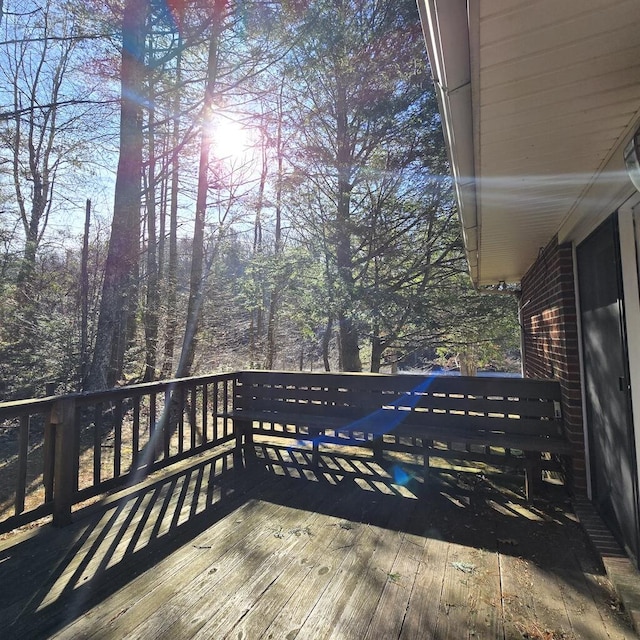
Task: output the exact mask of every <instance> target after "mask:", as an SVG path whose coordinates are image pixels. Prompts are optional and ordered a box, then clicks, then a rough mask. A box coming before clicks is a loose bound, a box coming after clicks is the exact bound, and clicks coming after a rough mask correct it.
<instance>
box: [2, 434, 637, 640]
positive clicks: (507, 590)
mask: <svg viewBox="0 0 640 640" xmlns="http://www.w3.org/2000/svg"><path fill="white" fill-rule="evenodd" d="M258 450H259V456H260V457H261V458H268V459H270V460H271V462H270V463H269V465H267V467H268V468H266V469H265V465H264V464H257V465H256V466H255V468H254V469H251V470H237V471H234V470H233V469H232V456H231V455H230V454H221V455H218V456H217V457H208V458H202V459H200V461H198V462H193V461H192V462H191V463H188V462H183V463H182V466H181V467H180V468H179V469H177V470H174V471H173V472H172V473H170V474H165V475H164V476H163V477H161V478H157V479H155V480H149V481H147V482H146V483H144V484H143V485H141V486H138V487H136V488H135V489H133V490H131V491H128V492H121V494H119V495H116V496H112V497H111V498H109V500H108V501H106V502H105V503H103V504H101V505H100V506H99V507H98V508H93V511H92V512H90V513H85V514H83V515H82V517H81V518H78V517H77V521H76V522H75V523H74V524H73V525H71V526H70V527H67V528H64V529H53V528H51V527H48V526H47V527H43V528H41V529H39V530H34V531H32V532H29V533H28V534H19V535H16V536H13V537H10V538H8V539H6V540H5V541H3V542H0V622H1V630H0V637H2V638H50V637H54V638H68V639H74V640H75V639H77V638H94V639H96V640H106V639H108V638H113V639H118V640H119V639H120V638H149V639H151V638H153V639H155V638H171V639H172V640H173V639H180V638H203V639H216V640H218V639H222V638H233V639H244V640H253V639H260V638H269V639H274V640H275V639H283V640H284V639H286V640H293V638H298V639H300V640H302V639H304V640H307V639H313V640H315V639H317V638H331V639H333V638H354V639H357V640H362V639H365V638H371V639H375V640H378V639H381V640H390V639H395V638H399V639H418V638H419V639H438V640H448V639H456V640H457V639H459V638H474V639H477V638H487V639H491V640H493V639H495V638H501V639H503V638H509V639H510V638H545V639H546V640H552V639H554V638H564V639H576V638H584V639H600V638H603V639H604V638H635V637H636V636H635V635H634V634H633V632H632V631H631V628H630V625H629V623H628V621H627V620H626V618H625V616H624V614H622V613H621V612H619V611H618V607H617V604H616V601H615V598H614V596H613V592H612V590H611V586H610V585H609V583H608V581H607V580H606V578H605V577H604V576H603V574H602V570H601V568H600V567H599V563H598V561H597V560H596V559H595V558H594V556H593V555H592V553H591V551H590V549H589V547H588V543H587V541H586V539H585V537H584V534H583V532H582V530H581V529H580V527H579V525H578V524H577V523H576V522H575V519H574V517H573V515H572V514H571V513H570V511H569V510H568V507H567V504H566V503H564V502H560V501H558V500H556V501H554V502H549V501H540V502H538V503H536V506H535V507H532V506H527V505H526V504H525V503H524V501H523V500H522V499H521V496H518V495H517V494H516V493H512V492H510V491H509V489H508V487H507V486H504V487H502V488H496V487H495V486H493V485H492V484H491V483H489V482H488V481H486V480H483V479H480V478H477V477H476V476H468V475H467V474H457V473H455V472H452V471H441V472H439V473H438V474H436V477H435V479H434V481H433V482H432V483H431V484H430V486H429V488H428V490H427V491H426V492H423V490H422V487H421V485H420V484H419V483H417V482H416V480H414V479H412V477H411V470H410V469H409V468H407V467H406V466H404V465H400V464H398V465H393V464H391V463H389V464H388V465H386V468H385V469H383V468H381V467H379V466H377V465H376V464H375V463H374V462H373V461H372V460H371V459H369V458H367V457H366V456H365V457H360V458H354V457H349V458H346V457H338V456H337V455H332V456H328V455H325V456H323V463H324V465H325V470H326V472H325V473H323V474H322V475H321V476H320V477H318V476H316V475H315V474H314V473H313V472H312V471H311V470H310V469H308V468H306V463H307V462H309V459H308V458H309V454H308V453H306V452H294V451H292V450H291V449H284V448H277V447H267V446H263V447H258ZM561 495H562V494H559V496H560V497H561Z"/></svg>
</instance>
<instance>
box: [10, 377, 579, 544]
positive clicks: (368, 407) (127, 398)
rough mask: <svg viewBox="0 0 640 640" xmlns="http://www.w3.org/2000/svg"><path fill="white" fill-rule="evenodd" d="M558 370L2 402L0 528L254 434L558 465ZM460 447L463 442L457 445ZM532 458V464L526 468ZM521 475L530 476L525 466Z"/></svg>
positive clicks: (64, 511) (199, 382)
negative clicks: (529, 376)
mask: <svg viewBox="0 0 640 640" xmlns="http://www.w3.org/2000/svg"><path fill="white" fill-rule="evenodd" d="M559 401H560V388H559V385H558V383H557V382H556V381H535V380H523V379H507V378H492V379H489V378H430V377H424V376H405V375H400V376H382V375H375V374H371V375H366V374H325V373H321V374H313V373H288V372H275V371H269V372H267V371H261V372H257V371H239V372H233V373H228V374H222V375H211V376H202V377H196V378H185V379H180V380H172V381H163V382H157V383H149V384H139V385H133V386H129V387H121V388H116V389H110V390H107V391H101V392H96V393H86V394H75V395H66V396H58V397H51V398H43V399H38V400H22V401H18V402H9V403H4V404H0V454H1V455H0V533H2V532H4V531H8V530H11V529H13V528H15V527H18V526H21V525H23V524H26V523H28V522H32V521H34V520H37V519H39V518H41V517H43V516H51V515H52V516H53V521H54V524H56V525H59V526H64V525H65V524H68V523H69V522H70V521H71V514H72V511H73V509H74V507H75V505H78V504H80V503H85V501H87V500H89V499H92V498H95V496H98V495H100V494H103V493H105V492H107V491H110V490H112V489H117V488H120V487H123V486H126V485H134V484H137V483H138V482H140V481H141V480H143V479H144V478H145V477H146V476H147V475H148V474H149V473H150V472H152V471H155V470H158V469H160V468H162V467H164V466H167V465H169V464H172V463H174V462H178V461H180V460H182V459H185V458H187V457H190V456H194V455H197V454H200V453H203V452H205V451H207V450H209V449H211V448H213V447H217V446H220V445H223V444H226V443H230V442H231V441H234V443H235V446H233V447H232V446H229V450H230V452H231V453H230V455H234V456H235V461H234V462H236V463H239V462H242V457H243V454H244V455H245V456H246V455H251V454H252V451H251V450H252V446H253V436H254V435H256V436H266V437H276V438H282V437H285V438H289V439H295V440H298V441H302V442H307V444H308V445H309V446H310V447H311V448H312V450H313V456H314V459H315V460H316V462H317V461H318V460H319V454H320V449H321V447H324V446H325V445H332V444H334V445H335V444H338V445H350V446H353V445H355V446H359V447H361V446H365V447H370V448H372V449H373V452H374V453H375V454H376V455H377V457H378V458H381V455H382V452H383V450H384V451H392V452H405V453H415V454H417V455H418V456H421V457H422V458H423V461H424V466H425V482H426V479H427V476H426V474H427V473H428V468H429V458H430V457H439V458H454V459H464V460H467V459H469V460H475V461H478V460H480V461H485V462H491V463H498V464H500V463H515V465H516V466H523V467H525V466H526V467H531V468H532V469H534V473H533V474H532V476H535V475H536V474H537V475H539V470H540V469H542V468H544V469H552V468H556V465H555V461H554V460H551V459H546V458H545V459H544V460H541V453H544V454H545V455H546V454H548V453H551V454H554V455H555V454H557V455H569V454H570V446H569V443H568V442H567V441H566V440H565V438H564V436H563V434H562V433H561V431H562V429H561V425H562V421H561V416H560V412H559V407H560V404H559ZM460 445H462V446H460ZM534 467H535V468H534ZM530 475H531V474H530Z"/></svg>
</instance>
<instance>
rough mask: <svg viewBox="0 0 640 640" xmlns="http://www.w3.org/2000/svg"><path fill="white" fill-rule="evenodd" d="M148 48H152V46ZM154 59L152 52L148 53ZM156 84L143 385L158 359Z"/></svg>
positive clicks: (148, 198)
mask: <svg viewBox="0 0 640 640" xmlns="http://www.w3.org/2000/svg"><path fill="white" fill-rule="evenodd" d="M150 46H153V43H151V45H150ZM150 57H151V58H153V51H150ZM155 99H156V97H155V81H154V79H153V78H151V77H150V78H149V105H150V108H149V126H148V136H149V141H148V149H149V162H148V169H147V193H146V203H147V303H146V305H145V309H144V341H145V368H144V377H143V381H144V382H151V381H153V380H155V378H156V366H157V359H158V355H157V354H158V317H159V309H158V307H159V304H160V295H159V291H158V284H159V282H158V258H157V248H158V244H157V238H156V147H155V109H154V104H155Z"/></svg>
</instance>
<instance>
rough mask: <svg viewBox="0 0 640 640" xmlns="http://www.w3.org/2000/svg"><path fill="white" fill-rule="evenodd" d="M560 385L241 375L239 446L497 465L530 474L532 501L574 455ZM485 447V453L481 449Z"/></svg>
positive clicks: (528, 483) (373, 376)
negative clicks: (547, 474)
mask: <svg viewBox="0 0 640 640" xmlns="http://www.w3.org/2000/svg"><path fill="white" fill-rule="evenodd" d="M559 407H560V389H559V385H558V383H557V382H555V381H548V380H545V381H537V380H523V379H509V378H465V377H455V378H453V377H451V378H428V377H424V376H404V375H402V376H384V375H376V374H339V375H338V374H322V373H316V374H310V373H290V372H286V373H282V372H281V373H278V372H266V371H251V372H241V374H239V376H238V380H237V383H236V385H235V391H234V409H233V412H232V414H231V417H232V418H233V420H234V425H235V429H236V434H237V437H238V444H237V446H238V450H240V449H242V448H244V450H245V452H246V451H247V450H248V449H249V448H250V447H251V444H252V442H253V436H254V435H256V436H260V435H262V436H277V437H285V438H293V439H296V440H300V441H308V442H310V443H311V445H312V449H313V461H314V463H315V464H319V462H320V448H321V447H326V446H334V445H342V446H345V445H346V446H359V447H367V448H370V449H372V450H373V452H374V455H375V456H376V458H377V459H379V460H382V456H383V452H384V451H403V452H407V453H415V454H417V455H419V456H422V457H423V460H424V469H425V481H427V480H428V476H429V458H430V457H441V458H447V459H463V460H475V461H478V462H484V461H490V462H491V463H494V464H501V465H503V466H509V467H515V468H517V469H522V470H524V472H525V491H526V493H527V497H531V496H532V494H533V492H534V491H535V487H536V485H537V483H538V481H539V480H540V479H541V474H542V470H543V469H554V470H557V469H560V468H561V465H560V464H559V461H560V460H561V459H562V458H566V457H567V456H570V455H571V445H570V443H569V442H568V440H567V439H566V438H565V436H564V435H563V433H562V423H561V415H560V412H559ZM478 449H480V450H478Z"/></svg>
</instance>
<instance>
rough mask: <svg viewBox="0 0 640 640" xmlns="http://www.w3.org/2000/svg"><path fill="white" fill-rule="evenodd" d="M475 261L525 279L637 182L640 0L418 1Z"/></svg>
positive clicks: (493, 278) (489, 278) (479, 280)
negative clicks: (626, 152)
mask: <svg viewBox="0 0 640 640" xmlns="http://www.w3.org/2000/svg"><path fill="white" fill-rule="evenodd" d="M418 7H419V10H420V16H421V20H422V25H423V30H424V35H425V42H426V44H427V50H428V54H429V59H430V62H431V69H432V75H433V80H434V83H435V86H436V91H437V94H438V100H439V103H440V110H441V115H442V121H443V128H444V133H445V140H446V144H447V147H448V152H449V158H450V163H451V170H452V174H453V177H454V180H455V185H456V197H457V200H458V205H459V212H460V217H461V221H462V227H463V234H464V242H465V247H466V251H467V258H468V261H469V267H470V273H471V277H472V279H473V281H474V283H475V284H476V285H477V286H480V287H482V286H488V285H494V284H496V283H498V282H500V281H504V282H517V281H519V280H520V278H521V277H522V275H524V273H525V272H526V271H527V269H528V268H529V266H530V265H531V264H532V263H533V262H534V260H535V258H536V256H537V255H538V252H539V250H540V248H541V247H544V246H545V245H546V244H547V243H548V242H549V241H550V240H551V238H552V237H553V236H554V235H556V234H557V235H558V236H559V238H560V240H561V241H564V240H566V239H570V238H571V233H572V230H573V229H574V228H576V227H578V226H579V225H580V224H581V223H582V222H583V220H584V218H585V217H589V216H592V217H593V216H594V215H596V214H597V213H600V212H602V211H606V212H608V213H610V212H612V211H613V210H615V208H617V206H618V205H619V204H620V203H621V202H622V201H624V200H625V199H626V198H628V197H629V196H630V195H631V194H632V193H633V192H634V188H633V186H632V184H631V182H630V180H629V178H628V176H627V174H626V171H625V169H624V163H623V157H622V152H623V148H624V146H625V145H626V143H627V142H628V140H629V139H630V138H631V136H632V135H633V133H634V131H635V130H636V129H637V127H638V124H639V122H640V38H639V37H638V33H640V3H638V2H637V0H562V2H558V0H537V1H536V2H531V1H530V0H521V1H517V2H512V1H510V2H505V0H474V1H470V2H468V1H467V0H418Z"/></svg>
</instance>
